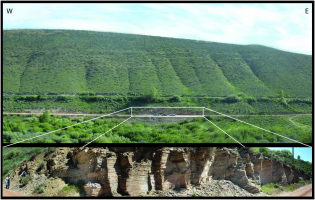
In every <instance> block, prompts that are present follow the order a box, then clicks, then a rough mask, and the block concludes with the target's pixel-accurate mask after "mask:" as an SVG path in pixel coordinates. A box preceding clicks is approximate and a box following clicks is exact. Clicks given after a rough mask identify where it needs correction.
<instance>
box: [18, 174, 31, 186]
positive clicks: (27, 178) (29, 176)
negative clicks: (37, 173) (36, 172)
mask: <svg viewBox="0 0 315 200" xmlns="http://www.w3.org/2000/svg"><path fill="white" fill-rule="evenodd" d="M32 178H33V177H32V175H30V174H27V175H26V176H25V177H22V178H21V184H22V185H26V184H28V183H29V182H30V180H32Z"/></svg>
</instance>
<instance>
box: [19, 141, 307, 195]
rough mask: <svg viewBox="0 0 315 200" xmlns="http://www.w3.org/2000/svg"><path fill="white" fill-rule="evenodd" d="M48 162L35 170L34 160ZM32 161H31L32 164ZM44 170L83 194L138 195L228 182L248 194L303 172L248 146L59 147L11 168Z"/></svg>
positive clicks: (285, 180) (29, 171)
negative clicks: (80, 186) (74, 185)
mask: <svg viewBox="0 0 315 200" xmlns="http://www.w3.org/2000/svg"><path fill="white" fill-rule="evenodd" d="M39 160H45V161H47V165H45V166H44V167H41V168H38V169H37V171H36V170H34V167H32V166H33V165H34V166H35V164H34V163H37V162H35V161H39ZM33 162H34V163H33ZM23 170H25V171H27V172H28V173H38V174H46V175H50V176H52V177H56V176H57V177H59V178H61V179H62V180H64V181H65V182H68V183H76V182H78V181H79V180H83V181H84V183H85V185H84V188H85V190H86V194H87V196H90V197H97V196H119V195H130V196H139V195H143V194H147V193H148V192H150V191H156V190H160V191H166V190H168V189H170V188H189V187H190V186H191V185H192V184H193V185H197V186H198V185H201V184H204V183H207V182H209V181H211V180H229V181H232V182H233V183H234V184H236V185H238V186H240V187H241V188H243V189H245V190H246V191H248V192H250V193H258V192H259V189H260V186H261V184H266V183H272V182H278V183H279V184H281V185H287V184H288V183H293V182H297V181H298V180H299V177H303V178H304V179H309V178H310V177H308V176H307V175H305V174H304V173H302V172H299V171H297V170H295V169H292V168H291V167H290V166H287V165H283V164H282V163H280V162H278V161H276V160H271V159H269V158H267V157H263V156H262V155H261V154H257V153H254V152H252V151H250V150H249V149H246V148H238V149H236V148H225V147H224V148H218V149H214V148H210V147H161V148H158V147H117V148H114V147H100V148H95V147H90V148H84V149H80V148H57V150H56V151H55V152H53V153H50V154H41V155H38V156H35V157H34V158H32V159H31V161H29V162H28V163H24V164H22V165H20V167H19V168H18V169H16V170H15V173H16V174H19V173H20V172H22V171H23Z"/></svg>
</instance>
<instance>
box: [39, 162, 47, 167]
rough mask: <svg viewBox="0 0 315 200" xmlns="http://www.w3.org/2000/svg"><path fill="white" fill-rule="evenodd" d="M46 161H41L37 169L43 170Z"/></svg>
mask: <svg viewBox="0 0 315 200" xmlns="http://www.w3.org/2000/svg"><path fill="white" fill-rule="evenodd" d="M46 163H47V162H46V161H41V162H40V163H38V165H37V168H42V167H44V166H45V165H46Z"/></svg>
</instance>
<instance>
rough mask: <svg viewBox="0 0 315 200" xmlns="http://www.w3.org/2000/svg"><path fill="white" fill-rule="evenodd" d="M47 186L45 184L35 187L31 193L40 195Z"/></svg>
mask: <svg viewBox="0 0 315 200" xmlns="http://www.w3.org/2000/svg"><path fill="white" fill-rule="evenodd" d="M46 186H47V183H46V182H45V183H42V184H40V185H39V186H37V187H35V189H34V191H33V193H37V194H40V193H43V192H45V188H46Z"/></svg>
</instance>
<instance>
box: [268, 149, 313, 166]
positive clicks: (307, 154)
mask: <svg viewBox="0 0 315 200" xmlns="http://www.w3.org/2000/svg"><path fill="white" fill-rule="evenodd" d="M267 148H268V149H270V150H275V151H278V150H279V151H281V150H289V151H290V152H291V153H292V147H267ZM312 153H313V148H310V147H294V158H296V159H297V157H298V155H300V156H301V159H302V160H305V161H309V162H312V157H313V156H312V155H313V154H312Z"/></svg>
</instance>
